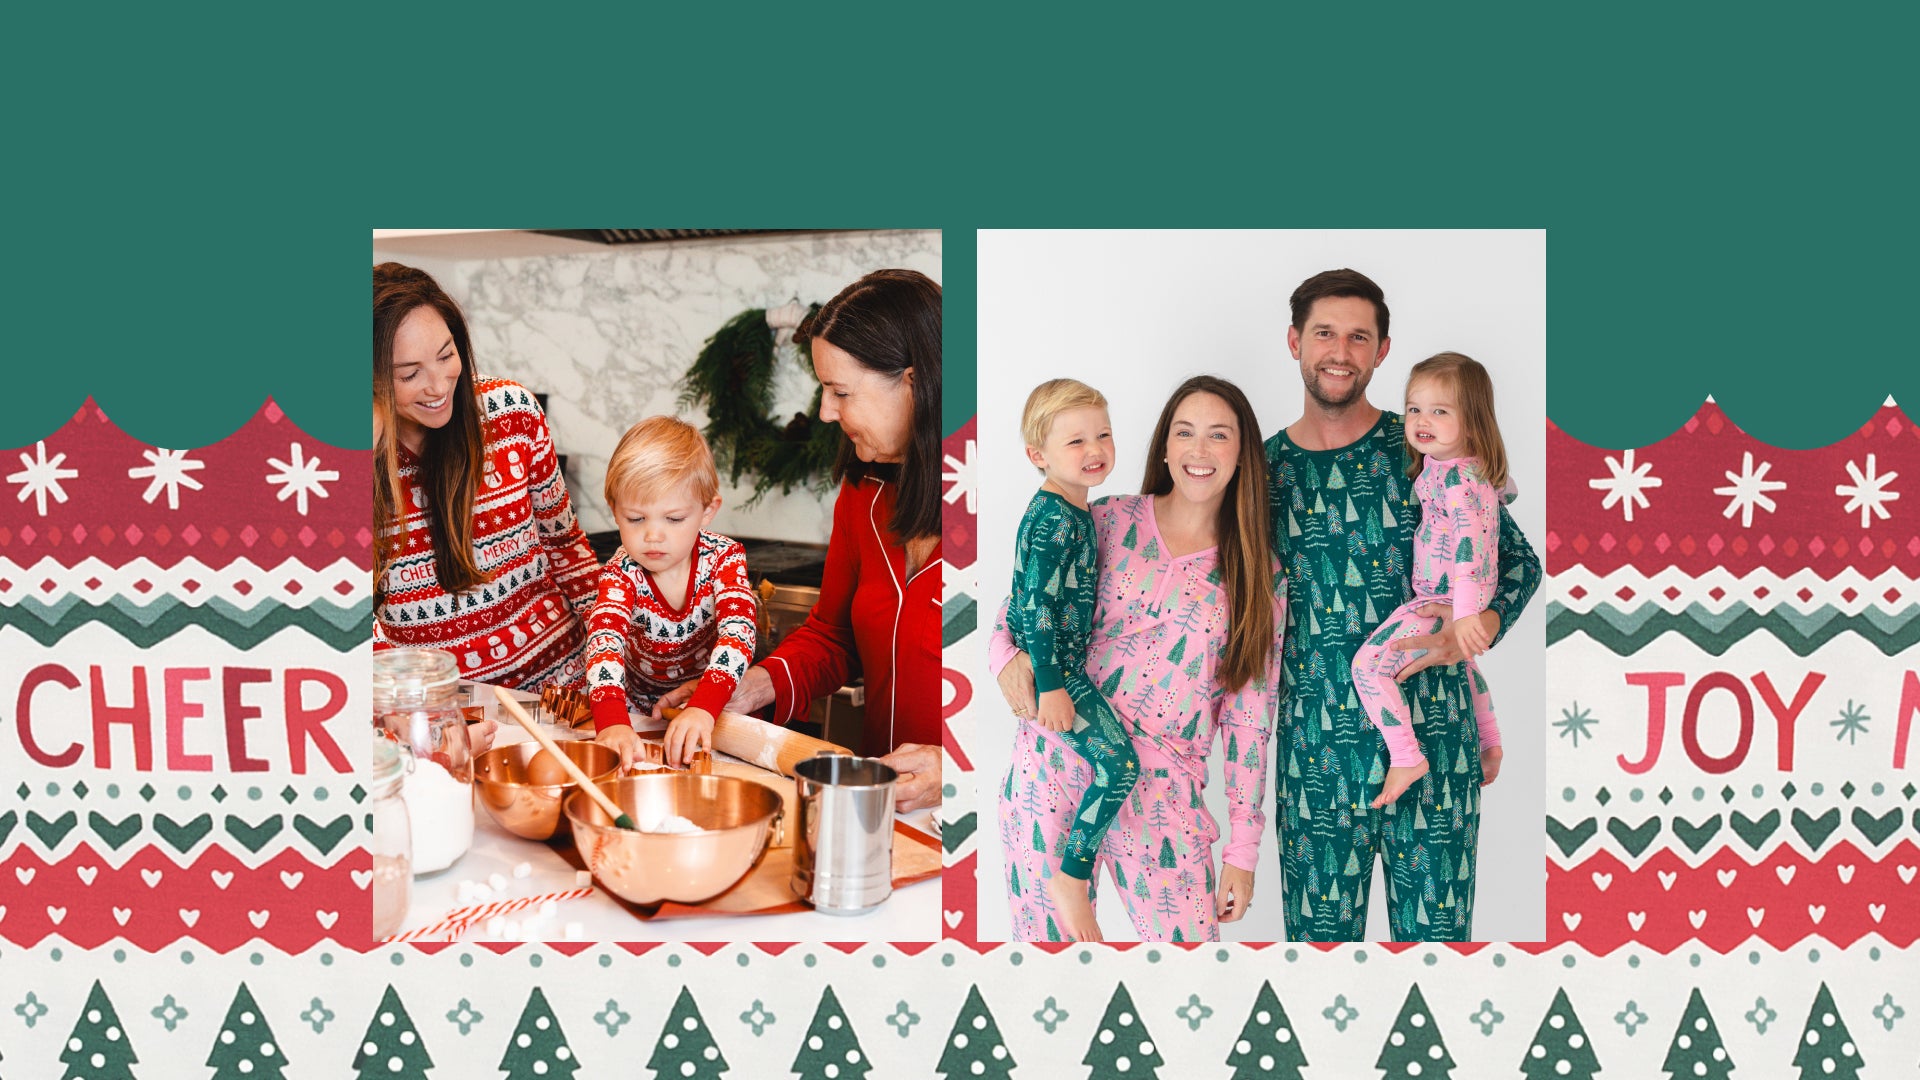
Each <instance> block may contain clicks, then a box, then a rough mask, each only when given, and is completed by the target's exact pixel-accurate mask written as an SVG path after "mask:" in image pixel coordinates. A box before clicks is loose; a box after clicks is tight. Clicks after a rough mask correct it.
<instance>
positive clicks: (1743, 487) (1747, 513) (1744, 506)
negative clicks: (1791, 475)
mask: <svg viewBox="0 0 1920 1080" xmlns="http://www.w3.org/2000/svg"><path fill="white" fill-rule="evenodd" d="M1771 468H1773V463H1772V462H1767V461H1763V462H1761V463H1760V470H1759V471H1758V472H1755V471H1754V468H1753V455H1752V454H1751V453H1748V454H1742V455H1741V457H1740V475H1739V476H1735V475H1733V473H1732V472H1731V471H1729V472H1728V473H1727V479H1729V480H1731V481H1733V483H1732V485H1730V486H1728V487H1717V488H1714V489H1713V493H1714V494H1715V495H1725V496H1727V497H1728V498H1730V499H1732V500H1733V501H1732V502H1729V503H1727V509H1726V512H1725V513H1723V514H1721V515H1720V516H1721V517H1732V516H1733V515H1734V514H1735V513H1738V514H1739V515H1740V527H1741V528H1743V529H1749V528H1752V527H1753V508H1754V507H1755V506H1758V507H1760V508H1761V509H1762V510H1765V511H1766V512H1767V513H1769V514H1771V513H1773V512H1774V510H1775V509H1777V508H1776V507H1775V506H1774V503H1773V500H1772V499H1769V498H1767V492H1769V491H1785V490H1787V482H1786V481H1785V480H1769V479H1767V470H1768V469H1771Z"/></svg>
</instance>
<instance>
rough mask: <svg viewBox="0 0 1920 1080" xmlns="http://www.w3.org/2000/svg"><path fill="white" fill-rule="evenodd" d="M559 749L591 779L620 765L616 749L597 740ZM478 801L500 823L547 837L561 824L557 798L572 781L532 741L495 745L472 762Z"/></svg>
mask: <svg viewBox="0 0 1920 1080" xmlns="http://www.w3.org/2000/svg"><path fill="white" fill-rule="evenodd" d="M559 745H560V750H561V752H562V753H564V754H566V755H567V756H568V757H570V758H572V759H573V763H574V764H575V765H578V766H580V771H581V772H583V773H586V774H587V776H589V777H591V778H592V779H594V780H606V779H611V778H612V777H613V775H614V774H615V773H617V772H619V771H620V754H619V752H618V751H615V750H613V749H611V748H610V747H607V746H603V745H602V744H600V743H595V742H563V743H560V744H559ZM473 786H474V788H475V789H476V790H477V791H479V793H480V805H482V806H484V807H486V808H487V813H488V814H490V815H492V817H493V820H495V821H497V822H499V823H500V827H501V828H503V829H505V830H507V831H508V832H510V833H512V834H513V835H515V836H524V837H526V838H527V839H528V840H545V839H547V838H549V837H551V836H552V835H553V834H554V833H555V832H556V831H558V829H559V828H560V800H561V798H562V797H564V796H565V795H567V794H568V793H569V792H571V791H572V790H573V787H574V784H573V781H572V780H571V779H570V778H569V777H568V776H567V772H566V770H565V769H563V768H562V767H561V766H560V764H559V763H558V762H556V761H554V760H553V758H551V757H549V756H548V755H547V752H546V751H544V750H542V749H540V744H539V743H535V742H519V743H512V744H510V745H507V746H496V747H494V748H493V749H491V750H489V751H487V752H486V753H484V754H481V755H480V756H479V757H477V758H475V759H474V762H473Z"/></svg>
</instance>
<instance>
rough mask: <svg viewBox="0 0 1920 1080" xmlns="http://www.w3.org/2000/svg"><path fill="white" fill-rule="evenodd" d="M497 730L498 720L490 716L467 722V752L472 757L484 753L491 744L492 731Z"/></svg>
mask: <svg viewBox="0 0 1920 1080" xmlns="http://www.w3.org/2000/svg"><path fill="white" fill-rule="evenodd" d="M499 730H500V721H498V720H495V719H494V718H492V717H490V716H489V717H487V718H486V719H484V720H475V721H474V722H473V723H471V724H468V725H467V752H468V753H469V754H472V755H473V756H474V757H479V756H480V755H481V754H484V753H486V752H487V750H488V748H489V747H491V746H493V736H494V733H496V732H498V731H499Z"/></svg>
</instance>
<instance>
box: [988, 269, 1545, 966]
mask: <svg viewBox="0 0 1920 1080" xmlns="http://www.w3.org/2000/svg"><path fill="white" fill-rule="evenodd" d="M1339 267H1352V268H1353V269H1355V270H1358V271H1360V272H1361V273H1363V274H1366V275H1367V276H1368V277H1371V278H1372V279H1373V280H1374V281H1376V282H1378V283H1379V284H1380V287H1381V288H1382V289H1383V290H1385V292H1386V295H1387V306H1388V308H1389V310H1390V312H1391V324H1390V331H1391V345H1390V347H1389V351H1388V354H1387V359H1386V360H1385V361H1384V362H1383V363H1382V365H1381V366H1380V368H1379V369H1378V370H1377V371H1376V372H1375V373H1374V376H1373V382H1372V384H1371V386H1369V387H1368V390H1367V397H1368V399H1369V400H1371V401H1372V402H1373V403H1374V404H1375V405H1377V406H1379V407H1380V408H1383V409H1392V410H1394V411H1396V412H1397V411H1400V409H1401V407H1402V398H1403V393H1404V390H1405V387H1406V371H1407V369H1408V368H1410V367H1412V366H1413V364H1414V363H1416V362H1417V361H1419V360H1422V359H1424V358H1426V357H1428V356H1431V355H1433V354H1434V353H1436V352H1440V351H1442V350H1447V349H1452V350H1455V351H1458V352H1464V353H1466V354H1467V355H1468V356H1471V357H1473V358H1474V359H1476V360H1478V361H1480V362H1481V363H1482V364H1484V365H1486V367H1487V369H1488V371H1489V372H1490V373H1491V374H1492V375H1493V379H1494V386H1495V396H1496V399H1497V403H1498V407H1499V414H1500V431H1501V435H1502V436H1503V437H1504V438H1505V440H1506V445H1507V455H1508V459H1509V461H1510V462H1511V466H1510V467H1511V471H1512V473H1513V476H1514V482H1515V483H1516V484H1517V485H1518V486H1519V490H1520V498H1519V499H1518V500H1517V501H1516V502H1515V503H1514V504H1513V505H1511V506H1510V507H1508V511H1509V512H1510V513H1511V514H1512V515H1513V516H1514V519H1515V520H1516V521H1517V522H1518V523H1519V525H1520V527H1521V529H1522V530H1524V531H1525V532H1526V534H1527V538H1528V540H1529V541H1530V542H1531V543H1532V544H1533V547H1534V550H1535V552H1536V553H1539V554H1541V555H1542V557H1543V558H1544V546H1543V541H1544V539H1545V536H1546V528H1545V521H1546V504H1545V499H1544V498H1543V493H1544V491H1545V483H1546V475H1545V467H1544V456H1545V442H1546V346H1547V333H1546V234H1545V233H1544V232H1541V231H1474V232H1463V231H1404V232H1395V231H1327V232H1318V231H1316V232H1131V231H1129V232H1120V231H1115V232H1064V231H1063V232H1045V231H1032V232H1027V231H1021V232H1006V231H998V232H992V231H983V232H981V233H980V234H979V297H980V300H979V304H980V309H979V348H980V369H979V370H980V395H979V402H980V405H979V433H980V443H979V450H978V468H979V470H980V471H979V476H980V480H979V492H980V500H981V501H980V508H979V509H980V554H979V563H978V567H979V572H980V594H981V603H982V608H983V613H982V616H981V618H982V621H983V625H985V624H987V623H990V621H991V619H992V612H993V611H995V610H997V609H998V607H999V605H1000V602H1001V601H1002V600H1004V599H1005V597H1006V594H1007V588H1008V584H1009V582H1010V581H1011V575H1012V572H1013V537H1014V532H1015V529H1016V527H1017V525H1018V523H1019V519H1020V513H1021V511H1022V510H1024V509H1025V507H1026V504H1027V500H1028V499H1029V498H1030V497H1031V496H1032V494H1033V489H1034V488H1035V487H1036V486H1038V482H1039V481H1038V475H1037V474H1036V473H1035V472H1034V470H1033V469H1032V467H1031V466H1029V465H1028V464H1027V463H1026V460H1025V458H1024V455H1023V454H1022V450H1021V446H1022V442H1021V438H1020V408H1021V405H1022V404H1023V403H1024V402H1025V401H1026V396H1027V392H1028V391H1029V390H1031V389H1032V388H1033V386H1034V385H1036V384H1037V383H1039V382H1041V381H1042V380H1045V379H1049V378H1055V377H1059V376H1070V377H1073V378H1078V379H1081V380H1083V381H1085V382H1087V383H1089V384H1091V385H1093V386H1095V387H1097V388H1098V389H1099V390H1100V391H1101V392H1102V393H1104V394H1105V395H1106V396H1107V399H1108V401H1109V402H1110V403H1111V410H1110V412H1111V415H1112V419H1113V432H1114V444H1115V446H1116V448H1117V451H1118V454H1119V463H1118V465H1117V467H1116V468H1115V469H1114V476H1113V478H1112V479H1110V480H1109V481H1108V482H1107V483H1106V484H1104V485H1102V486H1101V487H1099V488H1095V489H1094V492H1093V494H1094V496H1095V497H1096V498H1097V497H1099V496H1101V495H1116V494H1129V493H1134V492H1137V491H1139V484H1140V478H1141V475H1142V472H1143V471H1144V467H1145V464H1146V455H1147V449H1148V448H1147V446H1146V441H1147V439H1148V438H1149V437H1151V435H1152V434H1153V424H1154V421H1155V420H1156V419H1157V418H1158V417H1159V414H1160V409H1161V407H1162V406H1164V405H1165V404H1166V400H1167V398H1168V396H1169V395H1171V393H1172V392H1173V389H1174V388H1175V387H1176V386H1178V385H1179V384H1180V383H1181V382H1183V381H1185V380H1186V379H1187V378H1188V377H1189V376H1192V375H1198V374H1203V373H1204V374H1213V375H1219V376H1222V377H1224V378H1227V379H1230V380H1232V381H1233V382H1234V383H1236V384H1238V385H1239V386H1240V388H1241V389H1242V390H1244V391H1246V393H1247V396H1248V398H1249V399H1250V400H1251V401H1252V403H1253V406H1254V410H1255V411H1256V413H1257V414H1258V416H1259V419H1260V434H1261V436H1262V438H1265V437H1266V436H1268V435H1271V434H1272V433H1273V432H1275V431H1277V430H1279V429H1280V428H1283V427H1285V426H1286V425H1288V424H1290V423H1292V422H1293V421H1294V420H1296V419H1298V418H1299V417H1300V415H1301V412H1302V408H1303V406H1302V403H1303V401H1304V394H1305V392H1304V390H1303V389H1302V387H1301V384H1300V374H1299V366H1298V365H1297V363H1296V362H1295V361H1294V360H1293V358H1292V356H1291V355H1290V354H1289V353H1288V352H1287V336H1286V331H1287V325H1288V320H1289V314H1288V309H1287V297H1288V296H1289V295H1291V294H1292V292H1293V290H1294V288H1295V287H1296V286H1297V285H1299V284H1300V282H1302V281H1304V280H1305V279H1307V278H1308V277H1310V276H1312V275H1314V274H1316V273H1319V272H1320V271H1322V270H1330V269H1336V268H1339ZM1541 593H1542V594H1544V593H1545V590H1544V589H1542V590H1541ZM1544 604H1545V600H1544V598H1543V596H1536V598H1535V599H1534V601H1533V603H1532V604H1531V605H1530V606H1529V608H1528V610H1527V612H1526V613H1525V615H1524V616H1523V617H1522V618H1521V620H1520V621H1519V623H1518V624H1517V625H1516V626H1514V627H1513V628H1511V629H1510V630H1509V632H1508V633H1507V636H1506V637H1505V638H1504V639H1502V641H1501V643H1500V646H1499V647H1498V648H1497V649H1495V650H1493V651H1492V652H1490V653H1488V654H1487V656H1486V657H1485V658H1484V659H1483V660H1482V661H1481V665H1482V670H1483V671H1484V672H1485V674H1486V676H1487V679H1488V682H1489V685H1490V686H1491V687H1492V690H1493V695H1494V702H1495V706H1496V708H1497V710H1498V712H1499V715H1500V722H1501V723H1500V726H1501V734H1502V739H1503V743H1504V745H1505V749H1506V759H1505V763H1504V766H1503V769H1502V772H1501V776H1500V779H1499V781H1498V782H1497V783H1495V784H1494V785H1493V786H1492V787H1490V788H1488V789H1486V792H1485V793H1484V794H1485V798H1484V801H1483V803H1482V812H1481V828H1480V852H1481V861H1480V880H1479V884H1478V894H1477V896H1476V899H1475V911H1474V934H1475V937H1477V938H1478V939H1480V940H1485V941H1538V940H1541V939H1542V938H1543V937H1544V935H1545V927H1546V851H1545V844H1546V841H1545V830H1544V828H1543V825H1542V819H1543V818H1544V817H1545V814H1546V797H1545V789H1546V776H1545V773H1544V770H1543V768H1542V759H1543V753H1544V749H1545V747H1544V743H1545V734H1546V723H1547V721H1546V716H1545V705H1544V701H1545V687H1544V678H1545V676H1544V667H1543V661H1544V656H1545V624H1546V619H1545V613H1544V607H1543V605H1544ZM985 637H986V635H985V634H982V635H981V636H980V640H981V642H982V644H981V649H980V653H979V655H977V656H976V657H975V659H974V664H975V666H976V677H977V679H978V680H980V683H981V686H980V689H981V691H982V693H983V694H984V695H985V696H983V697H982V698H981V699H980V705H979V706H978V707H979V708H980V709H981V710H982V711H981V713H980V720H979V725H980V728H979V730H980V738H979V752H978V753H977V754H976V755H975V765H976V767H977V768H978V769H979V773H978V778H977V783H976V789H975V790H976V791H977V792H978V793H979V795H978V797H979V808H980V813H981V816H982V818H983V819H985V820H983V821H982V824H981V828H980V836H981V843H980V845H979V877H978V880H979V883H980V889H981V895H980V906H979V912H980V937H981V939H982V940H1004V939H1005V938H1006V937H1007V934H1008V913H1007V904H1006V897H1005V893H1004V884H1003V882H1004V880H1005V878H1004V867H1003V862H1002V859H1001V852H1000V845H999V840H998V830H997V829H996V828H994V827H993V825H992V824H991V822H992V820H993V819H994V816H995V814H996V813H997V806H996V798H995V794H996V791H997V789H998V787H999V782H1000V779H1001V778H1002V777H1003V776H1004V775H1005V773H1006V768H1007V758H1008V752H1009V750H1010V749H1011V745H1012V731H1013V726H1014V723H1015V721H1014V720H1013V718H1012V716H1011V715H1010V714H1009V713H1007V712H1006V710H1005V707H1004V705H1002V704H1000V703H999V696H998V693H997V692H996V691H995V689H994V687H993V686H992V682H993V680H992V678H991V676H989V675H988V674H987V670H986V657H985ZM1209 776H1210V779H1209V780H1208V788H1207V805H1208V808H1209V809H1210V810H1211V811H1212V813H1213V815H1214V817H1215V819H1216V820H1218V821H1219V822H1220V826H1221V831H1222V834H1223V837H1224V834H1225V832H1226V829H1227V815H1226V806H1225V802H1226V799H1225V792H1224V788H1223V786H1222V781H1221V773H1220V763H1219V761H1218V759H1217V758H1216V759H1215V760H1214V761H1213V762H1212V763H1211V767H1210V769H1209ZM1264 805H1265V809H1266V813H1267V817H1268V828H1267V834H1266V838H1265V840H1264V841H1263V843H1262V845H1261V852H1260V864H1259V867H1258V869H1257V870H1256V877H1255V893H1254V896H1255V901H1254V906H1253V909H1252V911H1251V912H1250V913H1249V915H1248V916H1247V918H1245V919H1244V920H1242V921H1240V922H1238V923H1234V924H1232V925H1229V926H1226V927H1223V928H1222V929H1223V936H1224V937H1225V938H1226V939H1227V940H1230V941H1278V940H1283V939H1284V938H1285V937H1286V931H1285V928H1284V924H1283V922H1282V920H1281V903H1280V869H1279V863H1278V861H1277V859H1276V851H1277V849H1278V846H1279V845H1278V843H1277V842H1276V841H1275V839H1274V834H1273V830H1272V821H1273V816H1274V814H1273V777H1272V776H1271V775H1269V777H1268V783H1267V792H1266V795H1265V800H1264ZM1223 843H1224V840H1223ZM1220 850H1221V847H1219V846H1216V850H1215V857H1216V859H1217V858H1218V855H1219V851H1220ZM1382 880H1383V879H1382V878H1381V877H1380V875H1378V874H1376V875H1375V878H1374V893H1373V903H1372V905H1371V907H1370V909H1369V912H1368V919H1369V921H1368V925H1367V936H1368V938H1369V939H1370V940H1384V939H1386V938H1387V937H1388V933H1387V928H1386V909H1385V899H1384V892H1383V888H1382V884H1381V882H1382ZM1105 891H1106V892H1107V893H1109V894H1110V893H1111V891H1112V889H1111V880H1110V879H1109V880H1108V882H1107V887H1106V890H1105ZM1100 926H1101V929H1102V931H1103V932H1104V933H1105V934H1106V935H1107V937H1108V938H1109V939H1110V940H1131V939H1132V937H1133V929H1132V927H1131V925H1130V924H1129V923H1128V921H1127V919H1126V916H1125V914H1124V912H1122V911H1121V910H1120V907H1119V904H1118V902H1117V901H1115V900H1113V899H1111V897H1110V896H1103V898H1102V904H1101V910H1100Z"/></svg>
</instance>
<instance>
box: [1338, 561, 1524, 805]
mask: <svg viewBox="0 0 1920 1080" xmlns="http://www.w3.org/2000/svg"><path fill="white" fill-rule="evenodd" d="M1443 599H1444V598H1443ZM1430 603H1433V600H1432V599H1431V598H1425V597H1420V598H1415V599H1414V600H1412V601H1409V602H1408V603H1405V604H1402V605H1400V606H1399V607H1397V608H1395V609H1394V610H1393V613H1392V614H1390V615H1388V616H1387V617H1386V618H1384V619H1382V620H1380V626H1379V628H1378V629H1377V630H1375V631H1374V632H1373V633H1371V634H1369V635H1368V636H1367V640H1366V641H1365V642H1363V643H1361V645H1360V649H1359V651H1358V652H1355V653H1354V654H1353V690H1354V693H1355V694H1357V695H1358V696H1359V699H1360V707H1361V708H1362V709H1363V710H1365V711H1366V714H1367V719H1368V720H1369V721H1370V722H1372V724H1373V726H1374V727H1376V728H1378V729H1379V731H1380V734H1381V736H1382V737H1383V738H1385V739H1386V741H1387V764H1389V765H1392V766H1402V765H1418V764H1419V763H1420V762H1421V761H1422V760H1423V757H1424V755H1422V754H1421V752H1420V741H1419V739H1418V737H1417V735H1416V733H1415V732H1414V730H1413V724H1414V719H1415V715H1414V711H1413V708H1412V706H1411V705H1410V703H1409V702H1408V701H1407V699H1406V695H1405V694H1403V693H1402V692H1401V686H1400V684H1399V683H1397V682H1395V681H1393V677H1394V676H1395V675H1398V674H1400V669H1401V668H1404V667H1406V666H1407V665H1408V664H1409V663H1411V662H1412V661H1413V660H1414V658H1415V657H1416V656H1418V655H1419V654H1418V653H1414V652H1396V651H1394V649H1393V643H1394V642H1396V641H1401V640H1403V639H1405V638H1410V637H1418V636H1421V635H1424V634H1433V633H1437V632H1438V631H1439V630H1440V628H1441V627H1442V626H1444V625H1445V621H1444V620H1442V619H1438V618H1423V617H1421V616H1420V615H1417V614H1415V612H1416V611H1417V610H1418V609H1420V608H1423V607H1425V606H1427V605H1428V604H1430ZM1467 685H1468V686H1469V687H1471V688H1472V693H1473V721H1474V724H1475V725H1476V726H1477V727H1478V728H1479V729H1480V749H1482V750H1486V749H1487V748H1489V747H1494V746H1499V745H1500V725H1499V723H1498V722H1497V721H1496V720H1495V719H1494V715H1493V695H1492V694H1491V693H1489V692H1488V691H1487V680H1486V679H1484V678H1482V677H1481V675H1480V669H1479V667H1478V666H1476V665H1475V664H1474V662H1473V661H1471V660H1469V661H1467ZM1435 767H1436V768H1438V767H1439V766H1435Z"/></svg>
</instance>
